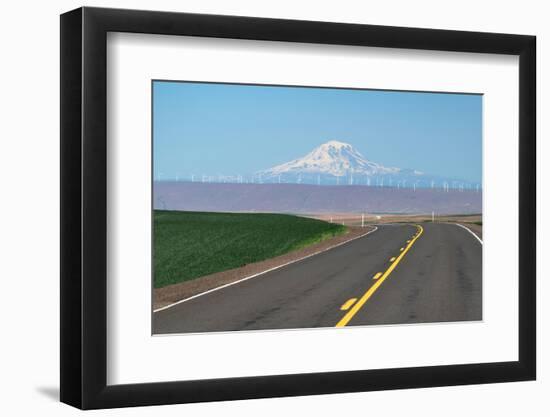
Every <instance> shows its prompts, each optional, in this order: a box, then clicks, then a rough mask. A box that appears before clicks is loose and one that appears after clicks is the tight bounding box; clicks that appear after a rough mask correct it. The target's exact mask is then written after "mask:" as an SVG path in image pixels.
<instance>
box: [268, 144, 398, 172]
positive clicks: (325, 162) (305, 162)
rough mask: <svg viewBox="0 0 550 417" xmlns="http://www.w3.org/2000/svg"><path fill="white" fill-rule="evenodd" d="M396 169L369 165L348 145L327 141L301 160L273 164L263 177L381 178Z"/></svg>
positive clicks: (373, 164) (369, 162)
mask: <svg viewBox="0 0 550 417" xmlns="http://www.w3.org/2000/svg"><path fill="white" fill-rule="evenodd" d="M396 170H397V168H386V167H384V166H382V165H379V164H377V163H375V162H371V161H369V160H367V159H365V157H363V155H361V154H360V153H359V152H358V151H357V150H355V149H354V148H353V146H351V145H350V144H349V143H345V142H341V141H339V140H329V141H328V142H325V143H323V144H321V145H319V146H318V147H316V148H315V149H313V150H312V151H311V152H310V153H308V154H307V155H305V156H304V157H302V158H298V159H295V160H293V161H290V162H287V163H284V164H281V165H277V166H275V167H273V168H270V169H268V170H266V171H263V174H264V175H267V176H278V175H287V174H293V175H302V174H304V175H331V176H333V177H343V176H347V175H353V174H361V175H384V174H390V173H392V172H395V171H396Z"/></svg>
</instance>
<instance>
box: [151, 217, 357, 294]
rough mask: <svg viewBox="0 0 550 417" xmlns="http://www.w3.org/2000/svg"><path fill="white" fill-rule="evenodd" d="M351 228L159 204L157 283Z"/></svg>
mask: <svg viewBox="0 0 550 417" xmlns="http://www.w3.org/2000/svg"><path fill="white" fill-rule="evenodd" d="M346 230H347V228H346V227H345V226H342V225H339V224H330V223H327V222H324V221H320V220H316V219H311V218H303V217H297V216H291V215H286V214H263V213H203V212H184V211H163V210H155V211H154V248H153V252H154V259H153V263H154V287H155V288H161V287H164V286H166V285H170V284H176V283H179V282H183V281H190V280H192V279H195V278H199V277H202V276H205V275H209V274H213V273H215V272H220V271H225V270H228V269H233V268H238V267H241V266H244V265H246V264H249V263H253V262H258V261H262V260H265V259H268V258H273V257H276V256H279V255H283V254H285V253H287V252H290V251H293V250H296V249H301V248H303V247H305V246H308V245H311V244H314V243H318V242H320V241H322V240H325V239H328V238H330V237H333V236H336V235H340V234H343V233H345V232H346Z"/></svg>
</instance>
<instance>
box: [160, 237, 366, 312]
mask: <svg viewBox="0 0 550 417" xmlns="http://www.w3.org/2000/svg"><path fill="white" fill-rule="evenodd" d="M372 230H374V227H373V226H365V227H349V228H348V232H347V233H346V234H344V235H340V236H335V237H333V238H330V239H327V240H324V241H322V242H319V243H316V244H314V245H311V246H308V247H307V248H303V249H299V250H297V251H294V252H289V253H286V254H284V255H281V256H277V257H276V258H271V259H266V260H265V261H260V262H255V263H253V264H248V265H245V266H243V267H240V268H235V269H230V270H227V271H222V272H217V273H215V274H211V275H206V276H204V277H200V278H197V279H194V280H192V281H186V282H181V283H179V284H173V285H168V286H166V287H163V288H155V289H154V290H153V310H156V309H158V308H162V307H165V306H167V305H169V304H172V303H175V302H177V301H180V300H184V299H186V298H189V297H192V296H194V295H197V294H200V293H202V292H205V291H208V290H211V289H213V288H216V287H219V286H222V285H226V284H230V283H232V282H235V281H238V280H240V279H243V278H246V277H249V276H251V275H255V274H258V273H261V272H264V271H267V270H269V269H272V268H276V267H278V266H281V265H284V264H287V263H289V262H293V261H297V260H300V259H303V258H305V257H307V256H310V255H313V254H315V253H317V252H322V251H325V250H327V249H331V248H333V247H335V246H337V245H340V244H342V243H345V242H348V241H350V240H353V239H356V238H358V237H360V236H363V235H365V234H367V233H369V232H370V231H372Z"/></svg>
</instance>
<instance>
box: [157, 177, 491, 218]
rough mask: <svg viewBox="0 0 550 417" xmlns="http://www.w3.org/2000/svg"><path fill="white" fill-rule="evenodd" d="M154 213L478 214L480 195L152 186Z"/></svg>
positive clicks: (261, 186)
mask: <svg viewBox="0 0 550 417" xmlns="http://www.w3.org/2000/svg"><path fill="white" fill-rule="evenodd" d="M153 205H154V208H156V209H165V210H189V211H222V212H223V211H228V212H269V213H329V212H346V213H365V212H366V213H403V214H413V213H431V212H432V211H435V212H436V213H439V214H473V213H481V211H482V193H481V191H479V192H476V191H467V190H465V191H462V192H461V191H459V190H449V191H447V192H445V191H443V190H442V189H434V190H432V189H427V188H423V189H416V190H414V189H411V188H408V189H403V188H401V189H396V188H389V187H365V186H359V185H357V186H355V185H353V186H324V187H319V186H316V185H311V184H220V183H210V184H209V183H200V182H194V183H193V182H174V181H163V182H155V184H154V195H153Z"/></svg>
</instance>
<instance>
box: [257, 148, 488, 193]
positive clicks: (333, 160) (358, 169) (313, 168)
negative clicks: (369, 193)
mask: <svg viewBox="0 0 550 417" xmlns="http://www.w3.org/2000/svg"><path fill="white" fill-rule="evenodd" d="M256 176H257V177H256V178H257V179H256V180H257V181H259V182H260V183H263V182H266V183H270V182H271V183H273V182H279V183H298V184H302V183H303V184H318V185H338V184H340V185H343V184H350V185H353V184H355V185H357V184H363V185H373V186H389V187H397V188H399V187H404V188H415V187H420V188H427V187H430V188H434V187H441V188H461V187H467V188H472V187H478V184H475V183H470V182H467V181H462V180H457V179H453V178H446V177H443V176H438V175H428V174H425V173H423V172H421V171H419V170H416V169H410V168H396V167H386V166H384V165H381V164H379V163H376V162H373V161H369V160H368V159H366V158H365V157H364V156H363V155H361V153H360V152H359V151H357V150H356V149H354V148H353V146H352V145H350V144H349V143H345V142H340V141H338V140H331V141H328V142H326V143H323V144H322V145H320V146H318V147H317V148H315V149H313V150H312V151H311V152H310V153H308V154H307V155H305V156H304V157H302V158H297V159H294V160H292V161H290V162H286V163H284V164H280V165H277V166H274V167H272V168H269V169H266V170H263V171H259V172H257V173H256Z"/></svg>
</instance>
